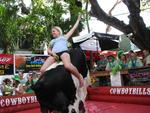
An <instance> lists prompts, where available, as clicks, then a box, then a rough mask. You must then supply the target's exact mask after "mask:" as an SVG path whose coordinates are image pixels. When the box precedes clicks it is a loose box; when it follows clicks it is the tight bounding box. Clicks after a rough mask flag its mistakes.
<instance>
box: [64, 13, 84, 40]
mask: <svg viewBox="0 0 150 113" xmlns="http://www.w3.org/2000/svg"><path fill="white" fill-rule="evenodd" d="M80 20H81V16H80V15H79V16H78V19H77V21H76V23H75V24H74V26H73V27H72V28H71V29H70V31H69V32H68V33H67V34H65V37H66V38H67V39H69V38H70V37H71V35H72V34H73V33H74V31H75V30H76V28H77V27H78V25H79V22H80Z"/></svg>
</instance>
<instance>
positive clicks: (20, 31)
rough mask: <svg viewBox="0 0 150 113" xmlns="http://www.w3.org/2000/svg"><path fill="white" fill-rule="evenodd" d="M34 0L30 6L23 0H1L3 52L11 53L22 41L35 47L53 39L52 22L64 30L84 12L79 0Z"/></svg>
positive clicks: (31, 47)
mask: <svg viewBox="0 0 150 113" xmlns="http://www.w3.org/2000/svg"><path fill="white" fill-rule="evenodd" d="M31 1H32V4H31V7H29V8H27V7H26V5H25V3H24V2H23V0H20V1H19V2H18V3H17V2H16V0H4V1H3V2H2V3H1V4H0V20H1V21H0V25H1V26H2V27H1V28H2V29H0V37H2V38H1V39H0V40H1V42H2V43H1V46H2V48H3V50H4V51H3V52H4V53H12V52H13V51H14V50H15V49H17V47H19V48H21V45H18V44H19V42H21V43H23V44H24V45H25V47H26V48H30V50H32V51H35V50H36V49H37V48H39V46H40V45H41V43H42V42H43V41H50V39H51V35H50V32H51V31H50V30H51V27H52V26H55V25H57V26H60V27H61V28H63V31H64V33H65V32H67V31H68V30H69V29H70V28H71V26H72V25H73V24H74V22H75V20H76V18H77V15H78V12H81V8H79V7H77V5H76V3H77V1H76V0H66V1H65V2H62V0H61V1H60V0H49V1H47V2H45V0H31ZM19 9H21V14H20V13H19V12H18V11H19ZM65 14H70V18H68V19H64V16H63V15H65ZM81 27H82V26H81ZM81 27H80V29H79V31H81Z"/></svg>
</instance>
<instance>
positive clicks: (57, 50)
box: [40, 16, 83, 87]
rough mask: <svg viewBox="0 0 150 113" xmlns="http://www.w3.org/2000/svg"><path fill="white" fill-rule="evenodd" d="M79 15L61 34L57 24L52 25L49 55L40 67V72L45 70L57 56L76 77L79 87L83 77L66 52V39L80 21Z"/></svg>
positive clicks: (81, 84)
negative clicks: (67, 30) (65, 32)
mask: <svg viewBox="0 0 150 113" xmlns="http://www.w3.org/2000/svg"><path fill="white" fill-rule="evenodd" d="M80 19H81V18H80V16H78V19H77V21H76V23H75V24H74V26H73V27H72V29H71V30H70V31H69V32H68V33H67V34H63V32H62V29H61V28H60V27H58V26H54V27H53V28H52V30H51V32H52V36H53V38H54V39H52V40H51V42H50V45H51V47H50V48H48V54H49V55H50V56H49V57H48V58H47V60H46V61H45V63H44V64H43V66H42V67H41V69H40V72H41V74H42V75H43V73H44V72H45V70H46V69H47V68H48V67H49V66H50V65H51V64H53V63H54V62H55V61H56V58H57V56H59V58H60V59H61V60H62V62H63V64H64V67H65V68H66V69H67V70H69V71H70V72H71V73H72V74H73V75H74V76H75V77H77V78H78V80H79V83H80V87H82V86H83V77H82V75H81V74H80V73H79V71H78V70H77V68H76V67H75V66H74V65H73V64H72V63H71V61H70V55H69V53H68V47H67V46H68V41H67V40H68V39H69V38H70V37H71V35H72V34H73V33H74V31H75V29H76V28H77V27H78V25H79V22H80Z"/></svg>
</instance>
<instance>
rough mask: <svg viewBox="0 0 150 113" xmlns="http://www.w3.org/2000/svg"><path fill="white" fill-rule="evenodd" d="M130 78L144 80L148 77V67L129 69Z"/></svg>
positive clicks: (149, 72) (149, 75)
mask: <svg viewBox="0 0 150 113" xmlns="http://www.w3.org/2000/svg"><path fill="white" fill-rule="evenodd" d="M128 72H129V76H130V78H146V77H150V67H144V68H136V69H129V70H128Z"/></svg>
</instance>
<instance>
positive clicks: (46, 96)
mask: <svg viewBox="0 0 150 113" xmlns="http://www.w3.org/2000/svg"><path fill="white" fill-rule="evenodd" d="M69 53H70V57H71V62H72V64H73V65H74V66H76V67H77V69H78V71H79V72H80V73H81V74H82V76H83V78H84V79H85V81H88V80H89V78H87V76H88V74H89V72H88V68H87V65H86V59H85V55H84V53H83V52H82V50H80V49H72V50H70V51H69ZM89 83H90V82H89ZM86 87H87V82H85V87H82V88H79V81H78V79H77V78H76V77H75V76H73V75H71V73H70V72H69V71H67V70H66V69H65V68H64V65H63V63H62V62H59V63H54V64H52V65H51V66H50V68H49V69H48V70H47V71H46V72H45V73H44V75H43V76H42V77H41V78H40V79H39V80H38V81H37V83H36V84H35V85H34V86H33V90H34V91H35V94H36V96H37V99H38V101H39V103H40V107H41V112H42V113H48V111H49V112H52V111H58V112H60V113H84V112H85V109H84V100H85V98H86V94H87V92H86Z"/></svg>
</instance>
